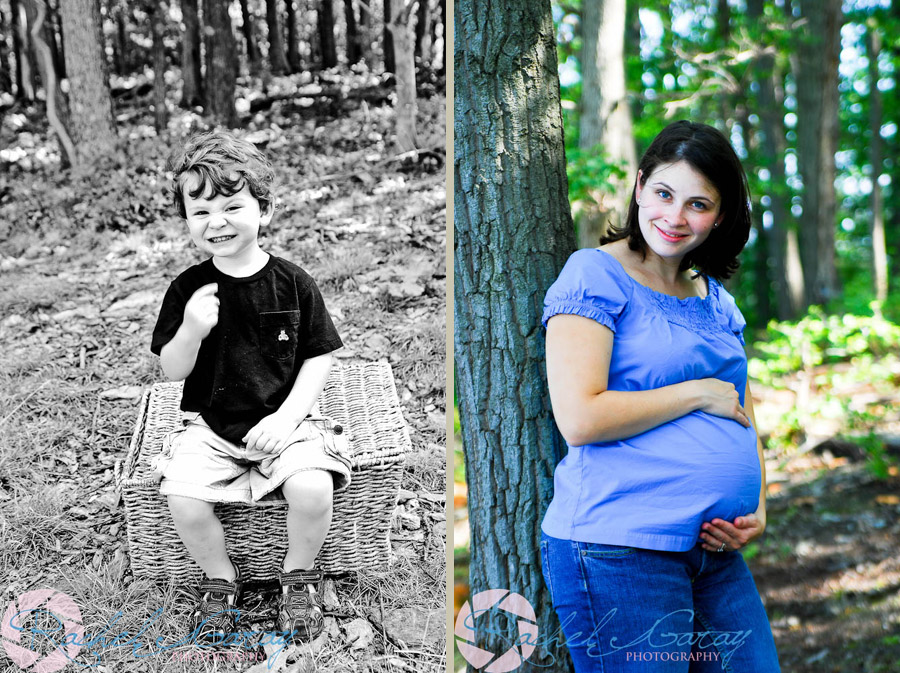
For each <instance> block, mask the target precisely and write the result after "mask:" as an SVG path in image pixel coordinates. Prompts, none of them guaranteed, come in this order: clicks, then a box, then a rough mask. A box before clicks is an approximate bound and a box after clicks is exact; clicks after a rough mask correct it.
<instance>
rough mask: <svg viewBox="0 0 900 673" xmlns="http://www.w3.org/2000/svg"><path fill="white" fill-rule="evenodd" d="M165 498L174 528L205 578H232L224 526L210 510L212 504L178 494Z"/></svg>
mask: <svg viewBox="0 0 900 673" xmlns="http://www.w3.org/2000/svg"><path fill="white" fill-rule="evenodd" d="M166 497H167V498H168V499H169V511H170V512H171V513H172V519H174V521H175V530H177V531H178V537H180V538H181V541H182V542H184V546H185V547H187V550H188V553H189V554H190V555H191V558H193V559H194V560H195V561H196V562H197V565H199V566H200V568H201V569H202V570H203V572H204V573H206V576H207V577H209V578H216V579H223V580H227V581H229V582H231V581H233V580H234V579H235V572H234V566H233V565H232V563H231V559H230V558H229V557H228V552H227V551H226V550H225V529H224V528H222V522H221V521H219V517H217V516H216V515H215V512H214V511H213V508H214V507H215V503H212V502H205V501H203V500H197V499H196V498H188V497H185V496H181V495H169V496H166Z"/></svg>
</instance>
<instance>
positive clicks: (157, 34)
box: [148, 0, 168, 135]
mask: <svg viewBox="0 0 900 673" xmlns="http://www.w3.org/2000/svg"><path fill="white" fill-rule="evenodd" d="M148 10H149V11H148V14H149V15H150V16H149V17H148V18H149V19H150V33H151V35H152V36H153V127H154V128H155V129H156V134H157V135H160V134H161V133H163V132H164V131H165V130H166V126H167V124H168V114H167V113H166V45H165V43H164V42H163V37H164V36H165V33H166V13H165V8H164V6H163V5H162V3H161V0H150V3H149V7H148Z"/></svg>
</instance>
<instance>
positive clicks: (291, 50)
mask: <svg viewBox="0 0 900 673" xmlns="http://www.w3.org/2000/svg"><path fill="white" fill-rule="evenodd" d="M285 6H286V7H287V43H288V55H287V58H288V65H289V66H290V68H291V72H300V71H301V70H302V69H303V64H302V63H301V62H300V36H299V35H298V34H297V11H296V8H295V7H294V0H286V1H285Z"/></svg>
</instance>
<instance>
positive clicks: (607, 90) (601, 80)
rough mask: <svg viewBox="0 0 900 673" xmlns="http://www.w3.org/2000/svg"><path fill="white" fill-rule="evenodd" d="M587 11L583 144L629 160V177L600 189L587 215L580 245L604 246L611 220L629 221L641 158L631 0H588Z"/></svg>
mask: <svg viewBox="0 0 900 673" xmlns="http://www.w3.org/2000/svg"><path fill="white" fill-rule="evenodd" d="M582 13H583V23H582V30H583V33H584V46H583V48H582V68H583V71H584V72H583V80H582V82H583V84H582V87H583V88H582V95H581V108H582V112H581V128H580V133H579V138H578V145H579V147H581V148H582V149H583V150H590V149H591V148H594V147H596V146H598V145H599V146H601V147H602V148H603V152H604V153H605V154H606V156H607V158H608V159H609V160H610V161H612V162H615V163H619V164H624V167H625V173H626V177H625V178H624V179H623V180H620V179H616V178H613V179H612V180H611V182H612V188H610V189H606V190H603V191H602V192H598V194H599V196H600V203H599V205H598V208H597V209H596V210H594V209H588V210H586V211H585V212H584V213H583V214H582V217H581V219H580V220H579V246H580V247H583V248H587V247H595V246H597V245H599V243H600V236H602V235H603V233H604V231H605V230H606V226H607V224H613V225H616V224H618V223H620V222H622V221H624V219H625V209H626V206H627V202H628V197H629V196H630V194H631V189H630V183H631V180H633V179H634V175H635V173H636V172H637V158H636V156H635V149H634V135H633V131H632V127H631V108H630V107H629V105H628V99H627V98H626V96H625V0H594V1H592V2H585V3H584V5H583V9H582Z"/></svg>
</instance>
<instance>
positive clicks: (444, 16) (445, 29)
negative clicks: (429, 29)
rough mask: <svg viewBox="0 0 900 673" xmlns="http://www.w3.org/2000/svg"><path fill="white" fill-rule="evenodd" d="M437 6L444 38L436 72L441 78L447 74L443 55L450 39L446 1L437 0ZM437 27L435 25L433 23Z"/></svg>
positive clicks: (445, 60)
mask: <svg viewBox="0 0 900 673" xmlns="http://www.w3.org/2000/svg"><path fill="white" fill-rule="evenodd" d="M438 6H439V7H440V10H441V11H440V15H441V30H442V31H443V33H442V35H443V38H444V41H443V47H442V51H441V54H440V59H439V63H440V64H441V65H440V67H439V68H438V70H437V73H438V75H439V76H440V77H443V76H444V75H445V74H446V73H447V59H446V57H445V56H444V53H445V52H446V51H447V41H448V40H449V39H450V27H449V26H447V1H446V0H438ZM435 25H437V23H435ZM435 44H437V36H435Z"/></svg>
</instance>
